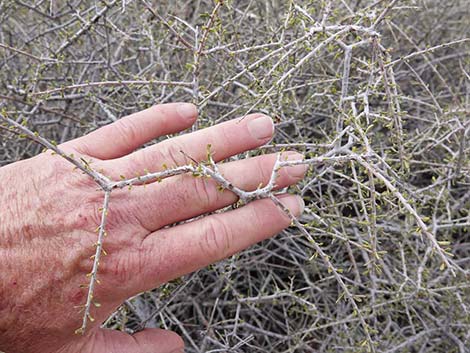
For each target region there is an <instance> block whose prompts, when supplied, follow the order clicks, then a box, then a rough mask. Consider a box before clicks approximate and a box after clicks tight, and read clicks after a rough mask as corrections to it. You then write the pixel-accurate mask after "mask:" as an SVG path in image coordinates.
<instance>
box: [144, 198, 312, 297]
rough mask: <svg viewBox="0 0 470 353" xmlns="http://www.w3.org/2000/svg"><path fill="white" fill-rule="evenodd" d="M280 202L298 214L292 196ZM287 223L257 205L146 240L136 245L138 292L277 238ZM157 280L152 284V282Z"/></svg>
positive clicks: (299, 205) (274, 210)
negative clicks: (263, 241) (139, 252)
mask: <svg viewBox="0 0 470 353" xmlns="http://www.w3.org/2000/svg"><path fill="white" fill-rule="evenodd" d="M280 201H281V202H282V203H283V204H284V205H285V206H286V207H287V208H288V209H289V210H290V211H291V212H292V213H293V214H294V215H295V216H298V215H300V214H301V213H302V211H303V207H304V206H303V201H302V199H301V198H300V197H298V196H292V195H286V194H285V195H283V196H282V197H280ZM290 222H291V220H290V219H289V217H288V216H287V215H286V214H285V213H284V212H283V211H282V210H281V209H280V208H279V207H278V206H276V205H275V204H274V203H273V202H272V201H271V200H269V199H265V200H258V201H254V202H251V203H250V204H248V205H246V206H244V207H241V208H238V209H236V210H233V211H230V212H226V213H222V214H215V215H211V216H208V217H205V218H202V219H199V220H196V221H193V222H189V223H185V224H182V225H179V226H176V227H173V228H166V229H162V230H159V231H157V232H155V233H153V234H150V235H149V236H148V237H147V238H145V239H144V241H143V242H142V245H141V246H142V249H141V254H142V257H141V259H140V260H141V263H140V265H141V268H139V269H138V270H139V273H140V276H136V277H139V278H135V280H136V281H139V282H138V283H136V284H135V287H136V289H137V288H138V290H139V291H140V290H147V289H149V288H152V287H154V286H155V284H156V283H157V281H158V283H163V282H167V281H169V280H171V279H174V278H177V277H179V276H181V275H183V274H186V273H189V272H192V271H195V270H196V269H199V268H202V267H205V266H207V265H209V264H211V263H214V262H216V261H218V260H221V259H223V258H226V257H228V256H230V255H232V254H234V253H235V252H238V251H240V250H242V249H245V248H247V247H249V246H250V245H253V244H255V243H257V242H259V241H261V240H264V239H266V238H268V237H270V236H273V235H275V234H277V233H279V232H280V231H281V230H282V229H284V228H286V227H287V226H289V224H290ZM157 277H158V278H157Z"/></svg>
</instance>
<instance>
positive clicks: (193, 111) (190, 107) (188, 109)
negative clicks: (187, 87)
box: [176, 103, 197, 120]
mask: <svg viewBox="0 0 470 353" xmlns="http://www.w3.org/2000/svg"><path fill="white" fill-rule="evenodd" d="M176 111H177V112H178V114H179V115H180V117H182V118H183V119H187V120H193V119H194V118H195V117H196V115H197V108H196V106H195V105H194V104H191V103H180V104H178V106H177V107H176Z"/></svg>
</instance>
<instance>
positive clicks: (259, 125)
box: [248, 115, 274, 140]
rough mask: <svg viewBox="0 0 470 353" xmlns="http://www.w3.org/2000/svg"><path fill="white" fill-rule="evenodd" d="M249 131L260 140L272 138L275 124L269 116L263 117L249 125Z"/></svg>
mask: <svg viewBox="0 0 470 353" xmlns="http://www.w3.org/2000/svg"><path fill="white" fill-rule="evenodd" d="M248 131H249V132H250V134H251V136H253V137H254V138H255V139H258V140H265V139H267V138H270V137H271V136H272V135H273V133H274V124H273V121H272V119H271V118H270V117H269V116H266V115H262V116H260V117H259V118H256V119H254V120H251V121H250V122H249V123H248Z"/></svg>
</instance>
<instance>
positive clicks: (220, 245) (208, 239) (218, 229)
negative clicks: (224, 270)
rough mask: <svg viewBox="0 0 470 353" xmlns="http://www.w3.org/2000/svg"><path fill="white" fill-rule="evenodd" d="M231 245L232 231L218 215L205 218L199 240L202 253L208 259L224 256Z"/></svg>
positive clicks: (228, 251)
mask: <svg viewBox="0 0 470 353" xmlns="http://www.w3.org/2000/svg"><path fill="white" fill-rule="evenodd" d="M232 245H233V232H232V231H231V230H230V228H229V227H227V225H226V224H225V222H223V221H222V220H221V219H219V218H218V217H211V218H208V219H207V223H206V227H205V229H204V233H203V236H202V238H201V241H200V247H201V250H202V253H203V254H207V256H208V257H209V258H210V259H220V258H224V257H226V256H227V255H228V254H229V253H230V250H231V249H232Z"/></svg>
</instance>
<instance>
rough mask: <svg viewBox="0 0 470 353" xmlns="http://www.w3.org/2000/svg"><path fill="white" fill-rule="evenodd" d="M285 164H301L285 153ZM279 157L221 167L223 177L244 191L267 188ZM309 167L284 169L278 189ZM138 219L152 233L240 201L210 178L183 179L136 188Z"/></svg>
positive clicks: (297, 156) (133, 194)
mask: <svg viewBox="0 0 470 353" xmlns="http://www.w3.org/2000/svg"><path fill="white" fill-rule="evenodd" d="M281 158H282V159H283V160H301V159H303V156H302V155H301V154H299V153H295V152H287V153H284V154H283V155H282V157H281ZM276 159H277V154H269V155H263V156H258V157H254V158H250V159H244V160H238V161H234V162H230V163H225V164H221V165H220V166H219V170H220V173H221V174H222V175H223V176H224V177H225V178H226V179H227V180H229V181H230V182H231V183H232V184H233V185H235V186H237V187H239V188H240V189H242V190H245V191H252V190H256V189H257V188H258V187H259V186H260V185H262V186H265V185H266V184H267V183H268V182H269V180H270V178H271V174H272V171H273V167H274V163H275V161H276ZM306 170H307V166H306V165H297V166H294V167H288V168H282V169H281V170H280V171H279V175H278V177H277V179H276V186H277V187H276V188H277V189H279V188H283V187H286V186H289V185H292V184H294V183H296V182H298V181H299V180H300V179H302V178H303V177H304V174H305V172H306ZM130 198H131V202H132V203H133V204H134V205H135V207H133V210H134V213H135V215H133V216H134V217H135V218H136V219H138V220H139V223H140V224H141V225H143V226H144V227H145V228H146V229H148V230H149V231H154V230H157V229H160V228H162V227H163V226H166V225H169V224H172V223H175V222H179V221H182V220H186V219H190V218H193V217H196V216H199V215H201V214H204V213H208V212H213V211H215V210H217V209H220V208H222V207H225V206H228V205H230V204H232V203H234V202H236V201H237V199H238V197H237V196H236V195H235V194H234V193H233V192H231V191H229V190H224V191H221V190H220V189H219V188H218V184H217V183H216V182H215V181H214V180H212V179H207V178H195V177H193V176H191V175H182V176H178V177H173V178H169V179H165V180H163V181H162V182H161V183H153V184H150V185H147V186H140V187H136V188H134V189H133V190H132V191H131V194H130Z"/></svg>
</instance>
